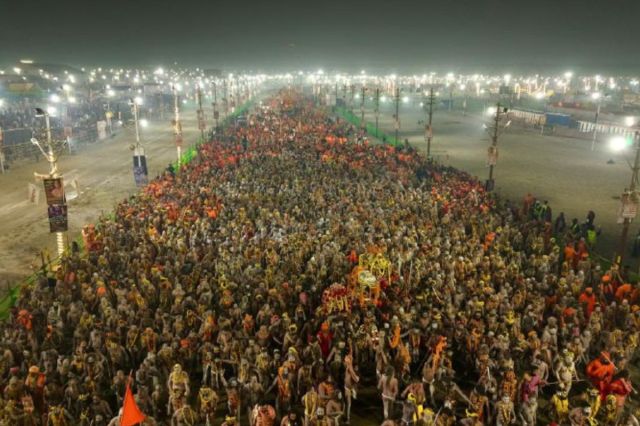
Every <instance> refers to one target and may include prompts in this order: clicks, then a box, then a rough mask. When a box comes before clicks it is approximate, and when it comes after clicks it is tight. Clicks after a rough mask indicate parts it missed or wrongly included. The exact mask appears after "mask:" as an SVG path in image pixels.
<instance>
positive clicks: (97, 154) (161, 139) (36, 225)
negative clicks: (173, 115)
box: [0, 111, 199, 293]
mask: <svg viewBox="0 0 640 426" xmlns="http://www.w3.org/2000/svg"><path fill="white" fill-rule="evenodd" d="M192 115H193V116H195V113H194V112H193V111H187V112H186V113H185V116H186V117H184V118H183V129H184V140H185V147H184V148H185V149H186V148H187V146H188V144H192V143H195V141H196V140H197V138H198V137H199V132H198V131H197V130H196V123H195V117H191V116H192ZM134 141H135V133H134V130H133V129H122V130H121V131H120V132H119V133H118V134H117V135H116V136H115V137H114V138H112V139H108V140H105V141H103V142H98V143H95V144H93V145H89V146H86V147H84V148H83V149H82V150H81V151H80V152H78V153H77V154H74V155H64V156H62V157H61V159H60V160H59V162H58V169H59V170H60V171H61V172H62V174H63V175H64V177H65V181H70V180H72V179H77V182H78V186H79V191H78V197H77V198H75V199H72V200H69V201H68V206H69V232H67V238H68V240H69V241H71V240H73V239H75V238H77V237H78V236H79V235H80V230H81V228H82V226H83V225H85V224H87V223H93V222H95V221H96V220H97V219H98V218H99V217H100V214H101V213H103V212H104V213H106V212H109V211H111V210H113V208H114V206H115V204H116V203H117V202H119V201H121V200H122V199H124V198H126V197H127V196H129V195H131V194H134V193H135V192H136V186H135V183H134V180H133V172H132V151H131V150H130V149H129V145H131V144H132V143H134ZM142 143H143V145H144V147H145V151H146V156H147V166H148V169H149V177H153V176H156V175H157V174H159V173H161V172H162V171H163V170H164V169H165V168H166V167H167V165H168V164H169V162H170V161H174V160H175V159H176V155H177V154H176V148H175V144H174V142H173V130H172V127H171V125H170V123H169V122H168V120H166V121H165V122H151V123H150V124H149V127H148V128H145V129H143V130H142ZM48 168H49V166H48V163H47V162H46V161H45V160H44V159H41V160H40V161H39V162H38V163H35V162H29V163H22V164H17V165H15V166H14V167H12V168H11V169H10V170H9V171H8V172H7V173H6V174H4V175H0V187H1V188H2V190H1V192H0V193H1V194H2V195H1V196H0V200H1V203H0V293H4V289H5V288H6V286H7V285H9V284H14V283H16V282H17V281H19V280H20V279H22V278H24V277H25V276H28V275H30V273H31V272H32V270H33V268H34V267H37V266H38V265H39V264H40V250H43V249H44V250H45V251H48V252H49V253H51V256H52V257H53V256H55V252H56V251H55V250H56V249H55V235H54V234H50V233H49V223H48V219H47V214H46V202H45V199H44V194H43V193H42V192H41V194H40V201H39V204H38V205H34V204H31V203H29V202H28V201H27V184H28V183H35V184H36V185H37V186H38V188H41V187H42V182H36V181H35V179H34V176H33V173H34V172H38V173H43V174H44V173H47V172H48ZM67 191H69V190H68V189H67Z"/></svg>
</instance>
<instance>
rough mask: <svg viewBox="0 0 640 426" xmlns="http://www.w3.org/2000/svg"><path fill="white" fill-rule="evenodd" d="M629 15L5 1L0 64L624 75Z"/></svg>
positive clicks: (441, 7) (578, 6) (610, 8)
mask: <svg viewBox="0 0 640 426" xmlns="http://www.w3.org/2000/svg"><path fill="white" fill-rule="evenodd" d="M639 14H640V2H637V1H633V0H619V1H617V2H616V4H615V5H613V4H612V3H611V2H606V1H596V0H583V1H575V0H566V1H563V2H551V1H549V0H540V1H538V2H535V4H532V3H530V2H524V1H516V0H514V1H511V2H504V1H499V0H478V1H464V0H462V1H459V2H455V3H454V2H451V1H448V0H432V1H428V2H424V1H422V2H413V1H399V2H381V1H377V0H374V1H369V2H360V1H352V2H349V3H345V2H337V1H334V0H329V1H325V2H322V3H314V4H312V5H306V4H304V3H301V2H290V1H284V2H279V3H265V2H256V3H255V4H244V3H221V4H214V3H211V2H206V1H198V0H186V1H183V2H179V3H177V4H167V5H159V4H158V3H157V2H151V1H149V0H138V1H135V2H134V1H116V2H115V3H114V2H112V3H106V4H102V3H100V5H99V7H97V6H96V7H94V6H93V5H92V4H88V3H86V2H81V1H80V0H59V1H57V2H55V3H54V2H50V3H48V4H43V5H38V6H37V8H34V5H33V4H29V3H26V2H9V3H8V4H6V5H5V11H4V13H3V14H2V18H0V40H2V41H0V47H1V48H2V52H3V55H2V59H1V60H2V62H4V64H3V65H4V66H7V65H10V64H13V63H15V62H17V61H18V60H19V59H21V58H29V59H33V60H35V61H37V62H50V63H65V64H70V65H76V66H118V67H120V66H144V67H153V66H159V65H163V66H166V67H169V66H172V65H173V64H174V62H177V63H178V65H180V66H185V67H195V66H199V67H202V68H220V69H224V70H227V69H229V70H230V69H245V70H262V71H267V72H271V71H285V70H297V69H303V70H312V69H318V68H323V69H325V70H332V69H337V70H340V71H345V72H347V71H352V72H358V71H359V70H360V69H365V70H367V71H370V72H394V71H395V72H398V73H422V72H426V71H439V72H448V71H454V72H456V71H459V72H472V73H473V72H488V71H509V72H512V73H518V72H525V71H526V73H536V72H555V71H564V70H567V69H571V70H573V71H574V72H576V73H580V72H585V73H587V72H606V71H609V72H613V73H619V74H629V73H633V72H637V71H638V70H640V57H639V56H638V55H637V54H636V49H637V47H636V44H637V40H640V27H639V26H638V25H636V22H635V17H636V16H638V15H639Z"/></svg>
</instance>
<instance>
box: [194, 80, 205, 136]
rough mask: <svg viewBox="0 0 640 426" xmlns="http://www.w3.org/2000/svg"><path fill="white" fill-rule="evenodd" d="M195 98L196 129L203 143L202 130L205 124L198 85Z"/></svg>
mask: <svg viewBox="0 0 640 426" xmlns="http://www.w3.org/2000/svg"><path fill="white" fill-rule="evenodd" d="M196 96H197V97H198V114H197V115H198V127H199V128H200V137H201V138H202V141H203V142H204V128H205V124H204V110H203V109H202V89H201V88H200V85H199V84H198V87H197V89H196Z"/></svg>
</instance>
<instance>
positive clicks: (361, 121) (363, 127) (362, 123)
mask: <svg viewBox="0 0 640 426" xmlns="http://www.w3.org/2000/svg"><path fill="white" fill-rule="evenodd" d="M366 90H367V89H366V88H365V87H364V85H362V90H361V92H362V93H361V94H360V128H361V129H362V130H364V129H365V127H366V126H365V123H364V92H365V91H366Z"/></svg>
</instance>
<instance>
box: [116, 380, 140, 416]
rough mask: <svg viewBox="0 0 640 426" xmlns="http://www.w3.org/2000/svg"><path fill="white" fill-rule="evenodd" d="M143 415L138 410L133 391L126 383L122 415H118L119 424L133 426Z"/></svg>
mask: <svg viewBox="0 0 640 426" xmlns="http://www.w3.org/2000/svg"><path fill="white" fill-rule="evenodd" d="M144 418H145V415H144V414H143V413H142V411H140V409H139V408H138V405H137V404H136V400H135V399H134V398H133V393H132V392H131V388H130V387H129V383H127V389H126V391H125V392H124V401H123V402H122V415H121V416H120V426H133V425H137V424H138V423H141V422H142V421H143V420H144Z"/></svg>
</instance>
